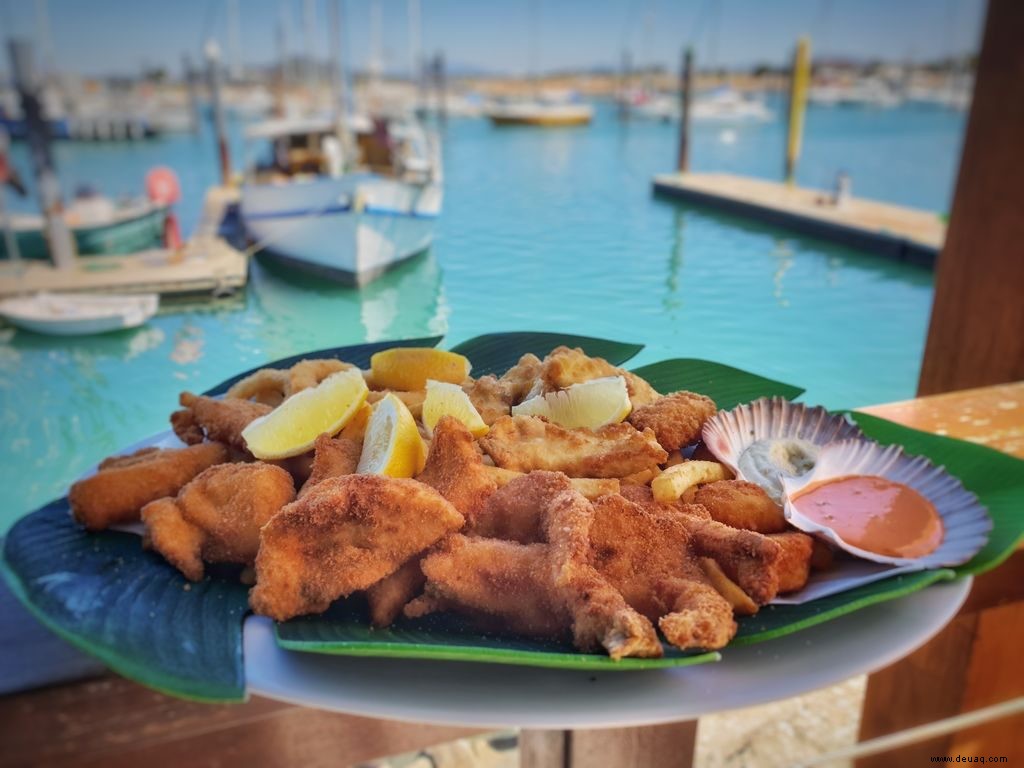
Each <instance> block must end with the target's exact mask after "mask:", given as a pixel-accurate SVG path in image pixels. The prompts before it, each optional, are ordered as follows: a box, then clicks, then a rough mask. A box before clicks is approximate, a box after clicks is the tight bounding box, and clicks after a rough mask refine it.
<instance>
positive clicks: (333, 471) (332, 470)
mask: <svg viewBox="0 0 1024 768" xmlns="http://www.w3.org/2000/svg"><path fill="white" fill-rule="evenodd" d="M362 453H363V444H362V443H360V442H356V441H355V440H349V439H348V438H346V437H331V436H330V435H328V434H323V435H320V436H319V437H318V438H317V439H316V442H314V443H313V468H312V470H311V471H310V473H309V479H308V480H306V482H305V484H303V486H302V489H301V490H300V491H299V498H300V499H301V498H302V497H303V496H305V495H306V494H307V493H309V492H310V491H311V490H312V489H313V487H314V486H315V485H317V484H318V483H321V482H323V481H324V480H326V479H327V478H329V477H341V476H342V475H354V474H355V472H356V467H358V466H359V457H360V456H361V455H362Z"/></svg>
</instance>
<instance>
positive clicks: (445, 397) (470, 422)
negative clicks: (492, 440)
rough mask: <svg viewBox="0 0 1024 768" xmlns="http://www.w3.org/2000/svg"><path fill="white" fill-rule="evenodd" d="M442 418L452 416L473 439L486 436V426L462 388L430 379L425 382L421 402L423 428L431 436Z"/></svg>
mask: <svg viewBox="0 0 1024 768" xmlns="http://www.w3.org/2000/svg"><path fill="white" fill-rule="evenodd" d="M442 416H454V417H455V418H456V419H458V420H459V421H461V422H462V423H463V424H465V425H466V428H467V429H468V430H469V431H470V432H472V433H473V437H480V436H481V435H486V434H487V425H486V424H484V420H483V419H482V418H480V412H479V411H478V410H477V409H476V406H475V405H473V401H472V400H470V399H469V395H467V394H466V392H465V391H464V390H463V389H462V387H460V386H459V385H458V384H451V383H448V382H445V381H434V380H433V379H430V380H428V381H427V398H426V399H425V400H424V401H423V426H425V427H426V428H427V430H428V431H429V432H430V433H431V434H433V432H434V427H435V426H437V422H439V421H440V420H441V417H442Z"/></svg>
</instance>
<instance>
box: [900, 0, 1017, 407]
mask: <svg viewBox="0 0 1024 768" xmlns="http://www.w3.org/2000/svg"><path fill="white" fill-rule="evenodd" d="M1022 39H1024V3H1021V2H1019V0H990V2H989V4H988V18H987V21H986V23H985V33H984V37H983V39H982V46H981V53H980V55H979V57H978V70H977V74H976V78H975V87H974V100H973V103H972V104H971V112H970V117H969V118H968V121H967V131H966V134H965V136H964V148H963V153H962V155H961V156H960V173H959V176H958V178H957V183H956V191H955V193H954V195H953V207H952V210H951V211H950V217H949V228H948V229H947V231H946V244H945V246H944V247H943V249H942V254H941V255H940V257H939V261H938V265H937V267H936V272H935V299H934V302H933V304H932V317H931V325H930V327H929V329H928V341H927V343H926V345H925V351H924V360H923V363H922V365H921V379H920V381H919V382H918V393H919V394H922V395H927V394H932V393H935V392H945V391H949V390H953V389H965V388H969V387H978V386H982V385H985V384H996V383H1001V382H1007V381H1016V380H1019V379H1024V301H1022V289H1024V212H1022V208H1021V191H1020V186H1021V182H1022V180H1024V144H1022V143H1021V137H1022V136H1024V100H1022V99H1021V98H1019V95H1020V94H1021V93H1024V46H1022V45H1021V42H1020V41H1021V40H1022Z"/></svg>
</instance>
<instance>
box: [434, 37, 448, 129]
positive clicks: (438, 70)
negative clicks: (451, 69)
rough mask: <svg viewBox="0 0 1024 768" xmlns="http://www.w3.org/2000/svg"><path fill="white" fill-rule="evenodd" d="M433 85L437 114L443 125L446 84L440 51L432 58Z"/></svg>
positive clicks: (445, 113) (446, 118)
mask: <svg viewBox="0 0 1024 768" xmlns="http://www.w3.org/2000/svg"><path fill="white" fill-rule="evenodd" d="M434 85H435V86H436V87H437V114H438V116H439V117H440V119H441V124H442V125H443V124H444V123H446V122H448V83H447V81H446V79H445V73H444V54H443V53H442V52H441V51H438V52H437V55H436V56H435V57H434Z"/></svg>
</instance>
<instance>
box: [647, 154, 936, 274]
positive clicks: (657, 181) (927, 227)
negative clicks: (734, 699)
mask: <svg viewBox="0 0 1024 768" xmlns="http://www.w3.org/2000/svg"><path fill="white" fill-rule="evenodd" d="M654 191H655V193H657V194H660V195H665V196H667V197H675V198H678V199H681V200H686V201H688V202H692V203H697V204H699V205H706V206H708V207H711V208H717V209H719V210H721V211H726V212H728V213H734V214H738V215H741V216H747V217H750V218H753V219H758V220H760V221H764V222H767V223H769V224H777V225H779V226H782V227H788V228H790V229H793V230H794V231H797V232H802V233H803V234H807V235H812V236H815V237H821V238H824V239H827V240H832V241H833V242H837V243H842V244H843V245H848V246H850V247H852V248H857V249H860V250H864V251H870V252H872V253H877V254H879V255H882V256H888V257H890V258H894V259H897V260H899V261H905V262H909V263H911V264H916V265H919V266H923V267H928V268H932V267H934V265H935V260H936V258H937V257H938V254H939V251H940V250H942V244H943V242H944V241H945V238H946V225H945V223H944V222H943V221H942V219H940V218H939V215H938V214H936V213H933V212H930V211H922V210H918V209H915V208H905V207H903V206H899V205H890V204H889V203H880V202H876V201H874V200H865V199H863V198H858V197H851V198H849V199H848V200H845V201H844V202H843V203H842V204H841V205H836V204H835V203H834V202H833V195H832V193H831V192H826V191H823V190H815V189H806V188H802V187H796V186H788V185H786V184H783V183H781V182H775V181H765V180H763V179H752V178H749V177H746V176H733V175H732V174H727V173H672V174H663V175H660V176H655V177H654Z"/></svg>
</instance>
